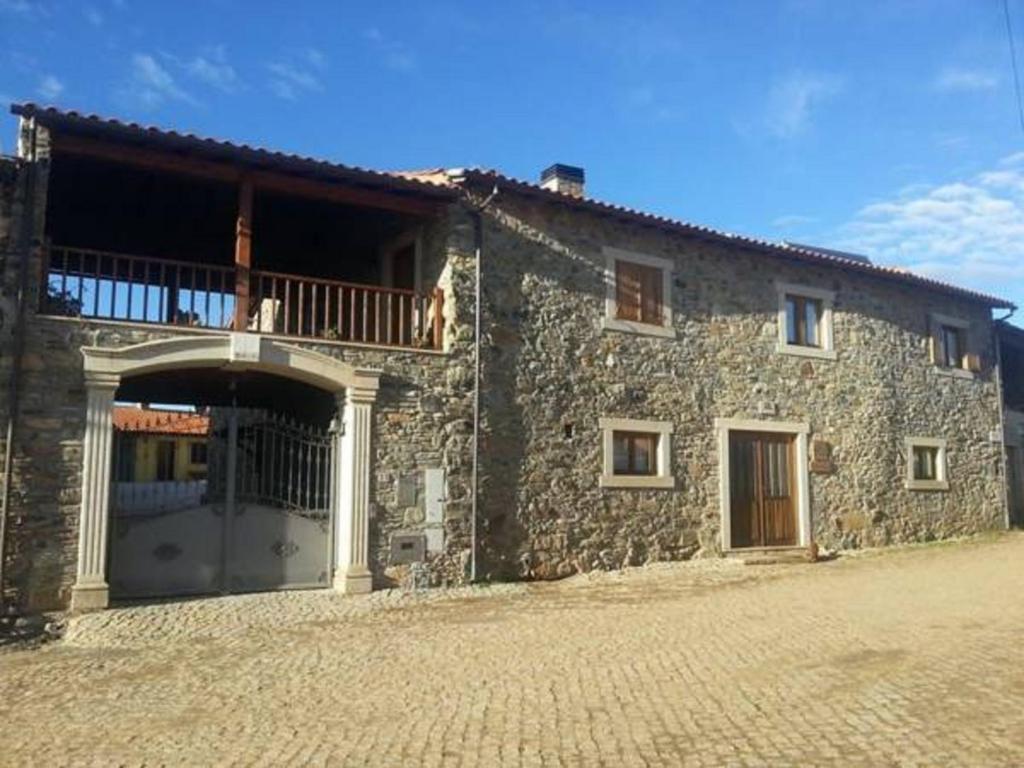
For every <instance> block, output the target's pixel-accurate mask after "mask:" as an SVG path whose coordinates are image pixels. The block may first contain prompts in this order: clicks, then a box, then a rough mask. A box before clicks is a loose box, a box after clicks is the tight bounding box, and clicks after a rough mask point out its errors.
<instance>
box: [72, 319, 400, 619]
mask: <svg viewBox="0 0 1024 768" xmlns="http://www.w3.org/2000/svg"><path fill="white" fill-rule="evenodd" d="M82 355H83V357H84V358H85V385H86V389H87V413H86V429H85V440H84V444H83V452H82V500H81V504H82V506H81V515H80V521H79V537H78V570H77V578H76V580H75V585H74V588H73V591H72V598H71V605H72V609H73V610H76V611H87V610H95V609H98V608H105V607H106V606H107V605H108V603H109V600H110V588H109V585H108V583H107V553H108V529H109V521H110V480H111V477H110V472H111V465H112V456H111V451H112V445H113V406H114V396H115V393H116V391H117V388H118V386H120V384H121V381H122V379H124V378H128V377H134V376H141V375H145V374H153V373H159V372H160V371H172V370H182V369H197V368H215V369H219V370H223V371H226V372H240V373H241V372H245V371H259V372H263V373H269V374H274V375H277V376H283V377H286V378H290V379H295V380H298V381H301V382H304V383H306V384H310V385H313V386H315V387H318V388H320V389H322V390H325V391H327V392H330V393H332V394H333V395H334V396H335V397H336V399H337V404H338V412H339V414H340V416H341V428H340V429H338V430H336V432H335V433H334V438H333V439H334V441H335V445H334V451H333V452H332V455H333V457H334V458H333V462H334V467H333V487H332V491H333V494H332V496H333V506H334V509H333V510H332V511H333V514H334V518H335V526H336V528H335V530H336V535H335V542H336V543H335V548H334V553H333V555H334V557H333V559H334V586H335V588H336V589H338V590H339V591H343V592H349V593H357V592H368V591H370V587H371V577H370V571H369V569H368V567H367V550H368V512H369V489H370V461H371V453H370V437H371V434H370V433H371V410H372V406H373V403H374V401H375V400H376V397H377V390H378V387H379V379H380V373H379V372H378V371H372V370H366V369H359V368H354V367H353V366H351V365H348V364H347V363H344V362H341V361H339V360H335V359H334V358H331V357H328V356H327V355H323V354H320V353H318V352H313V351H311V350H308V349H303V348H302V347H298V346H295V345H293V344H287V343H283V342H280V341H277V340H274V339H269V338H265V337H260V336H258V335H255V334H248V333H230V334H224V335H216V336H207V335H204V336H187V337H177V338H171V339H165V340H159V341H150V342H146V343H143V344H136V345H133V346H129V347H122V348H120V349H109V348H102V347H84V348H83V349H82Z"/></svg>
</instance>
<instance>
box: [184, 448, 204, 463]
mask: <svg viewBox="0 0 1024 768" xmlns="http://www.w3.org/2000/svg"><path fill="white" fill-rule="evenodd" d="M188 450H189V454H188V462H189V464H205V463H206V443H192V444H191V445H189V449H188Z"/></svg>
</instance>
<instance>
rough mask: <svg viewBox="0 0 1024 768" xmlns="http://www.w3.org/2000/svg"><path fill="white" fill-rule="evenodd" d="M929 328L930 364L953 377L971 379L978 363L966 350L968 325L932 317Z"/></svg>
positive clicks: (942, 317) (978, 366)
mask: <svg viewBox="0 0 1024 768" xmlns="http://www.w3.org/2000/svg"><path fill="white" fill-rule="evenodd" d="M929 324H930V326H931V332H930V335H931V339H930V344H931V350H932V362H933V363H934V364H935V365H936V366H938V368H939V370H941V371H944V372H946V373H950V374H952V375H954V376H961V377H965V378H972V377H973V376H974V373H973V372H974V371H977V370H979V369H980V367H981V366H980V361H979V360H978V357H977V356H976V355H972V354H970V350H969V349H968V341H967V331H968V330H969V329H970V323H968V322H967V321H965V320H960V319H959V318H956V317H947V316H946V315H932V316H931V317H930V318H929Z"/></svg>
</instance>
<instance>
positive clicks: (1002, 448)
mask: <svg viewBox="0 0 1024 768" xmlns="http://www.w3.org/2000/svg"><path fill="white" fill-rule="evenodd" d="M1016 312H1017V308H1016V307H1013V308H1012V309H1011V310H1010V311H1009V313H1008V314H1007V315H1006V316H1005V317H1000V318H998V319H997V320H996V321H995V322H994V323H993V324H992V341H993V342H994V343H995V347H996V399H997V400H998V402H999V460H1000V464H1001V465H1002V475H1003V508H1004V510H1005V514H1004V515H1003V518H1004V520H1005V522H1006V529H1007V530H1009V529H1010V524H1011V520H1010V457H1009V456H1008V455H1007V451H1006V408H1005V404H1004V403H1003V348H1002V344H1000V343H999V326H1000V325H1003V324H1005V323H1006V322H1007V321H1009V319H1010V318H1011V317H1013V315H1014V314H1015V313H1016Z"/></svg>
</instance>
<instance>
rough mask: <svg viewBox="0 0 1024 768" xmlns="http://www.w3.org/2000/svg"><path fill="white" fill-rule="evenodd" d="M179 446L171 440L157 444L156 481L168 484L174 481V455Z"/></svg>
mask: <svg viewBox="0 0 1024 768" xmlns="http://www.w3.org/2000/svg"><path fill="white" fill-rule="evenodd" d="M176 447H177V446H176V445H175V444H174V443H173V442H171V441H169V440H161V441H160V442H159V443H157V444H156V479H157V480H158V481H159V482H166V481H168V480H173V479H174V453H175V450H174V449H175V448H176Z"/></svg>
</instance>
